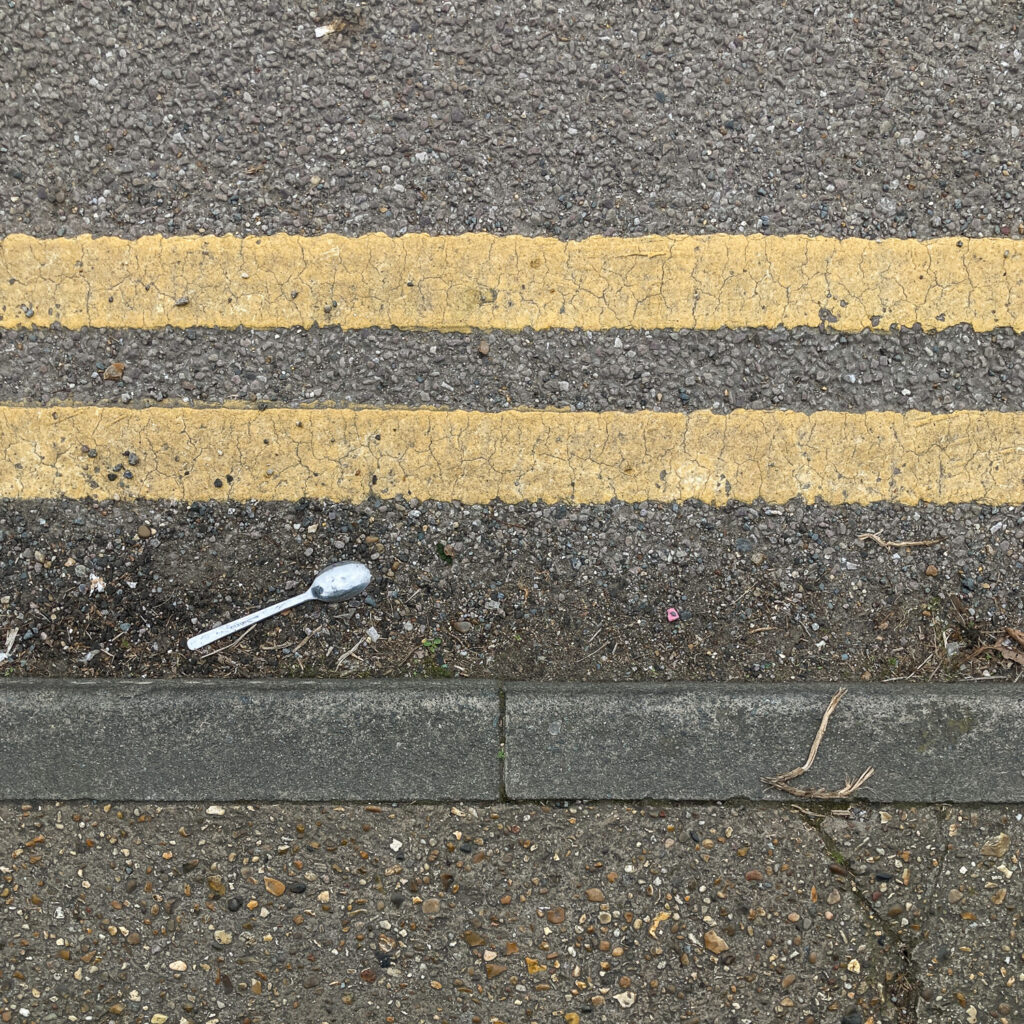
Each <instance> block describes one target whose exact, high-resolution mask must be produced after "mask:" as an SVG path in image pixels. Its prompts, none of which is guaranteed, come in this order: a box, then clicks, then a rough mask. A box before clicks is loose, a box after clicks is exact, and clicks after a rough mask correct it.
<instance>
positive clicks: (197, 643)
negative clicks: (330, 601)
mask: <svg viewBox="0 0 1024 1024" xmlns="http://www.w3.org/2000/svg"><path fill="white" fill-rule="evenodd" d="M312 600H313V592H312V590H306V591H303V592H302V593H301V594H296V595H295V597H288V598H285V599H284V600H283V601H278V602H277V604H272V605H270V607H268V608H261V609H260V610H259V611H258V612H250V613H249V614H248V615H243V616H242V617H241V618H240V619H234V620H232V621H231V622H222V623H221V624H220V625H219V626H214V627H213V629H208V630H207V631H206V632H205V633H200V634H199V635H198V636H194V637H191V638H190V639H189V640H188V649H189V650H190V651H196V650H198V649H199V648H200V647H205V646H206V645H207V644H212V643H213V642H214V640H219V639H220V638H221V637H222V636H228V635H229V634H230V633H236V632H238V630H240V629H245V628H246V627H247V626H251V625H253V623H255V622H262V621H263V619H269V618H270V616H271V615H276V614H277V613H278V612H283V611H284V610H285V609H286V608H294V607H295V606H296V605H297V604H302V603H303V602H304V601H312Z"/></svg>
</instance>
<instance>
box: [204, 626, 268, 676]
mask: <svg viewBox="0 0 1024 1024" xmlns="http://www.w3.org/2000/svg"><path fill="white" fill-rule="evenodd" d="M257 625H258V623H256V622H254V623H253V624H252V625H251V626H250V627H249V628H248V629H247V630H246V631H245V632H244V633H240V634H239V635H238V636H237V637H236V638H235V639H234V640H232V641H231V643H229V644H225V645H224V646H223V647H218V648H217V649H216V650H215V651H207V652H206V653H205V654H200V655H199V658H200V660H203V659H205V658H212V657H213V656H214V655H215V654H223V653H224V652H225V651H230V650H231V648H232V647H237V646H238V645H239V644H240V643H241V642H242V641H243V640H244V639H245V638H246V637H247V636H248V635H249V634H250V633H251V632H252V631H253V630H254V629H255V628H256V626H257ZM227 660H229V661H230V659H227ZM231 664H232V665H234V664H235V662H233V661H231Z"/></svg>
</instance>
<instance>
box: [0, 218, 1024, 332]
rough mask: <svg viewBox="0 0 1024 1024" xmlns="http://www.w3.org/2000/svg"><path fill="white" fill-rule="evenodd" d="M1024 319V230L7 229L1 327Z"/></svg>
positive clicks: (854, 323)
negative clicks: (169, 233)
mask: <svg viewBox="0 0 1024 1024" xmlns="http://www.w3.org/2000/svg"><path fill="white" fill-rule="evenodd" d="M57 323H59V324H62V325H63V326H65V327H68V328H78V327H85V326H92V327H109V328H115V329H121V328H131V327H138V328H156V327H163V326H168V325H170V326H175V327H227V328H232V327H238V326H243V327H253V328H277V327H289V326H305V327H308V326H311V325H313V324H317V323H318V324H333V325H337V326H339V327H343V328H358V327H392V326H394V327H404V328H418V329H434V330H442V331H459V330H470V329H473V328H485V329H492V330H519V329H522V328H524V327H533V328H537V329H543V328H552V327H562V328H581V329H587V330H599V329H608V328H659V327H660V328H698V329H714V328H719V327H737V328H738V327H776V326H782V327H787V328H793V327H801V326H815V325H818V324H822V323H826V324H829V325H830V326H831V327H832V328H833V329H835V330H839V331H860V330H863V329H865V328H877V329H879V330H888V329H889V328H891V327H892V326H893V325H895V326H896V327H906V326H912V325H914V324H920V325H921V326H922V327H923V328H925V329H926V330H942V329H943V328H946V327H951V326H953V325H954V324H959V323H965V324H969V325H970V326H971V327H973V328H974V329H975V330H977V331H988V330H993V329H995V328H998V327H1010V328H1013V329H1014V330H1015V331H1024V241H1021V240H1016V241H1013V240H1009V239H1001V238H936V239H930V240H927V241H916V240H913V239H895V238H890V239H882V240H866V239H860V238H845V239H834V238H809V237H807V236H804V235H784V236H766V235H694V236H691V235H664V236H661V235H649V236H645V237H642V238H603V237H595V238H588V239H585V240H583V241H580V242H564V241H560V240H558V239H555V238H524V237H520V236H497V235H488V234H468V235H453V236H431V235H404V236H402V237H401V238H391V237H389V236H387V235H382V234H374V235H365V236H363V237H360V238H347V237H343V236H341V235H319V236H315V237H300V236H296V235H284V234H279V235H268V236H266V237H262V238H255V237H250V238H235V237H233V236H230V235H228V236H194V237H171V238H165V237H162V236H148V237H145V238H140V239H137V240H135V241H130V240H126V239H119V238H91V237H89V236H82V237H79V238H66V239H61V238H58V239H39V238H32V237H29V236H27V235H9V236H7V237H6V238H0V327H30V326H36V327H45V326H51V325H54V324H57Z"/></svg>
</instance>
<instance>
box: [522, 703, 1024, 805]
mask: <svg viewBox="0 0 1024 1024" xmlns="http://www.w3.org/2000/svg"><path fill="white" fill-rule="evenodd" d="M835 689H836V687H834V686H818V685H786V686H773V685H761V684H743V683H722V684H703V685H698V684H689V683H687V684H665V685H653V684H652V685H644V684H640V685H631V686H628V687H616V688H614V689H609V688H603V687H599V686H590V685H587V686H575V687H547V686H542V685H529V684H522V685H519V686H517V687H515V688H514V689H509V690H508V696H507V699H506V715H505V732H506V748H505V749H506V772H505V786H506V790H507V792H508V795H509V797H511V798H512V799H517V800H528V799H529V800H536V799H554V798H559V797H566V798H568V797H574V796H581V795H582V796H586V797H587V798H589V799H603V798H607V799H617V800H636V799H639V798H642V797H652V798H662V799H674V800H728V799H730V798H733V797H746V798H749V799H755V800H756V799H764V798H766V797H768V798H772V797H775V798H778V799H788V800H792V799H793V798H792V797H787V796H785V795H784V794H780V793H776V792H772V791H769V790H767V789H766V788H765V787H764V786H763V785H762V784H761V777H762V776H764V775H778V774H781V773H782V772H785V771H788V770H790V769H792V768H796V767H797V766H798V765H802V764H803V763H804V760H805V758H806V757H807V754H808V751H809V749H810V745H811V742H812V740H813V739H814V735H815V733H816V731H817V729H818V726H819V724H820V722H821V717H822V714H823V713H824V711H825V709H826V707H827V706H828V702H829V699H830V698H831V696H832V694H833V693H834V692H835ZM848 689H849V692H848V693H847V695H846V697H845V698H844V699H843V701H842V702H841V703H840V704H839V706H838V708H837V709H836V711H835V713H834V714H833V715H832V717H831V719H830V721H829V726H828V731H827V733H826V734H825V738H824V740H823V742H822V744H821V747H820V749H819V752H818V756H817V758H816V760H815V762H814V766H813V768H812V769H811V771H810V772H808V773H807V774H806V775H804V776H802V777H801V778H799V779H796V780H794V781H793V783H792V784H793V785H795V786H803V787H819V786H820V787H823V788H826V789H836V788H838V787H840V786H842V785H843V783H844V782H845V781H846V779H848V778H849V779H856V778H857V777H858V776H859V775H860V774H861V772H862V771H864V770H865V769H866V768H868V767H873V768H874V769H875V773H874V775H873V776H872V778H871V779H870V780H869V781H868V782H867V783H866V785H865V786H864V787H863V788H862V789H860V790H859V791H858V793H857V799H866V800H876V801H884V802H904V801H907V802H931V801H950V802H968V803H973V802H1003V801H1006V802H1015V801H1019V800H1022V799H1024V728H1022V725H1024V689H1021V688H1015V687H1011V686H1001V685H999V684H987V685H973V684H972V685H970V686H963V685H939V686H923V685H914V684H906V685H900V684H881V685H873V686H866V685H858V686H850V687H849V688H848Z"/></svg>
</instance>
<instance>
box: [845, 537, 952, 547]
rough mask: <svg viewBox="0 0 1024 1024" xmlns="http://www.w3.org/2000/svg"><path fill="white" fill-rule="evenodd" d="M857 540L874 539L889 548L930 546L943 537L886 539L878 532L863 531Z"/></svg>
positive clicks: (939, 541)
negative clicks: (932, 538) (930, 538)
mask: <svg viewBox="0 0 1024 1024" xmlns="http://www.w3.org/2000/svg"><path fill="white" fill-rule="evenodd" d="M857 540H873V541H874V542H875V543H876V544H878V545H879V546H880V547H883V548H885V549H886V550H888V549H889V548H930V547H931V546H932V545H933V544H941V543H942V540H941V538H936V539H935V540H886V539H885V538H884V537H880V536H879V535H878V534H877V533H862V534H860V535H859V536H858V537H857Z"/></svg>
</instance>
